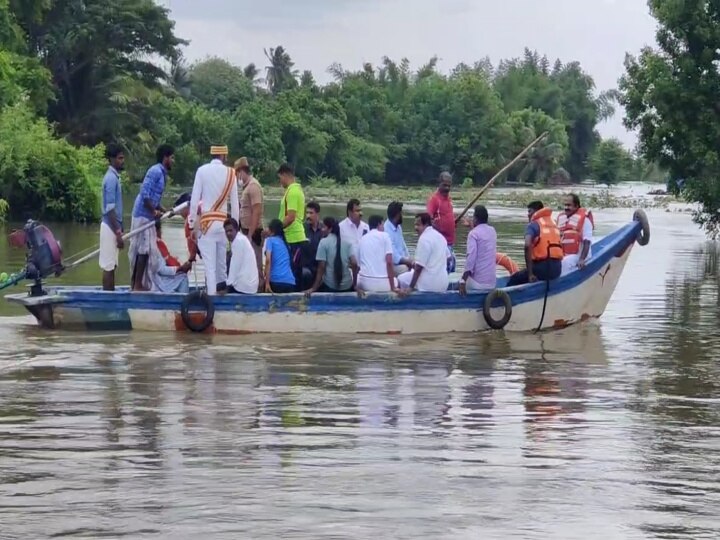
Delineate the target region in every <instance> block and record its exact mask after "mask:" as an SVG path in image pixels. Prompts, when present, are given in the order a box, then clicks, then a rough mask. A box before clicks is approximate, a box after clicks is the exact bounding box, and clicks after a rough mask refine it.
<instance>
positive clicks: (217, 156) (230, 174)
mask: <svg viewBox="0 0 720 540" xmlns="http://www.w3.org/2000/svg"><path fill="white" fill-rule="evenodd" d="M227 154H228V149H227V146H212V147H210V155H211V156H212V160H211V161H210V163H206V164H205V165H202V166H201V167H200V168H199V169H198V170H197V173H195V183H194V184H193V190H192V195H191V196H190V215H189V216H188V225H189V226H190V228H191V229H192V228H193V227H194V224H195V220H196V219H198V205H200V206H201V214H200V216H199V219H200V236H199V238H198V248H199V249H200V253H202V259H203V263H204V264H205V283H206V285H207V292H208V294H216V293H217V286H218V284H220V283H224V282H225V281H226V279H227V238H226V237H225V229H224V228H223V223H224V222H225V220H226V219H227V203H228V200H229V201H230V215H231V217H233V218H234V219H235V220H236V221H237V220H238V219H240V205H239V202H238V189H237V180H236V178H235V171H234V169H233V168H232V167H227V166H226V165H225V160H226V159H227ZM223 287H224V285H223Z"/></svg>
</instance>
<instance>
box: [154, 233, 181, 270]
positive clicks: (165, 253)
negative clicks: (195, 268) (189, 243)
mask: <svg viewBox="0 0 720 540" xmlns="http://www.w3.org/2000/svg"><path fill="white" fill-rule="evenodd" d="M157 247H158V250H159V251H160V255H162V258H163V259H164V260H165V264H167V265H168V266H182V264H180V261H178V260H177V259H176V258H175V257H173V256H172V255H170V250H169V249H168V247H167V245H166V244H165V242H164V241H163V239H162V238H158V239H157Z"/></svg>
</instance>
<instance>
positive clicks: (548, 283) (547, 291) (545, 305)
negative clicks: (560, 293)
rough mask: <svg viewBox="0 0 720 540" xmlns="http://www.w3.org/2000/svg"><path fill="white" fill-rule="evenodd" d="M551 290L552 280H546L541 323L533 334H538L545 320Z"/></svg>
mask: <svg viewBox="0 0 720 540" xmlns="http://www.w3.org/2000/svg"><path fill="white" fill-rule="evenodd" d="M549 292H550V282H549V281H546V282H545V298H543V308H542V314H541V315H540V323H539V324H538V327H537V328H536V329H535V330H534V331H533V334H537V333H538V332H539V331H540V329H541V328H542V323H543V320H544V319H545V308H546V307H547V299H548V293H549Z"/></svg>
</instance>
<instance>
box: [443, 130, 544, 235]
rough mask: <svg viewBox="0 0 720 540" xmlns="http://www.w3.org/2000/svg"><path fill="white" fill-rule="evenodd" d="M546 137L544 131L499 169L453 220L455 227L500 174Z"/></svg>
mask: <svg viewBox="0 0 720 540" xmlns="http://www.w3.org/2000/svg"><path fill="white" fill-rule="evenodd" d="M547 135H548V132H547V131H545V132H544V133H542V134H541V135H540V136H539V137H538V138H537V139H535V140H534V141H533V142H531V143H530V144H529V145H527V146H526V147H525V149H524V150H523V151H522V152H520V153H519V154H518V155H517V156H515V159H513V160H512V161H511V162H510V163H508V164H507V165H505V166H504V167H503V168H502V169H500V170H499V171H498V172H497V174H495V176H493V177H492V178H491V179H490V180H488V182H487V183H486V184H485V185H484V186H483V187H482V189H481V190H480V192H479V193H478V194H477V195H476V196H475V198H474V199H473V200H472V201H470V203H468V205H467V206H466V207H465V209H464V210H463V211H462V212H460V215H459V216H458V217H457V218H455V225H457V224H458V223H460V220H461V219H462V218H463V216H464V215H465V214H467V211H468V210H470V208H472V205H474V204H475V203H476V202H477V201H478V199H479V198H480V197H482V196H483V193H485V192H486V191H487V190H488V189H490V187H491V186H492V185H493V184H494V183H495V180H497V179H498V178H499V177H500V175H501V174H503V173H504V172H505V171H507V170H508V169H509V168H510V167H512V166H513V165H515V163H517V162H518V160H519V159H520V158H521V157H523V156H524V155H525V154H527V153H528V151H530V149H531V148H532V147H533V146H535V145H536V144H538V143H539V142H540V141H542V140H543V139H544V138H545V137H546V136H547Z"/></svg>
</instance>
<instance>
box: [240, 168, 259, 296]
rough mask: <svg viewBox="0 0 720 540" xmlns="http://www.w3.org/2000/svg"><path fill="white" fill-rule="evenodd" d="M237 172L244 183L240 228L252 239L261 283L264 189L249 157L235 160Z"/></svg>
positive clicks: (241, 198)
mask: <svg viewBox="0 0 720 540" xmlns="http://www.w3.org/2000/svg"><path fill="white" fill-rule="evenodd" d="M235 173H236V175H237V177H238V179H239V180H240V182H241V183H242V195H241V197H240V228H241V230H242V233H243V234H244V235H245V236H247V237H248V238H249V239H250V244H251V245H252V247H253V251H254V252H255V260H256V262H257V268H258V279H259V281H258V282H259V283H264V282H265V280H264V279H263V268H262V227H263V225H262V221H263V189H262V186H261V185H260V182H258V181H257V179H256V178H255V177H254V176H253V175H252V174H251V173H250V164H249V163H248V160H247V158H245V157H241V158H240V159H238V160H237V161H236V162H235Z"/></svg>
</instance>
